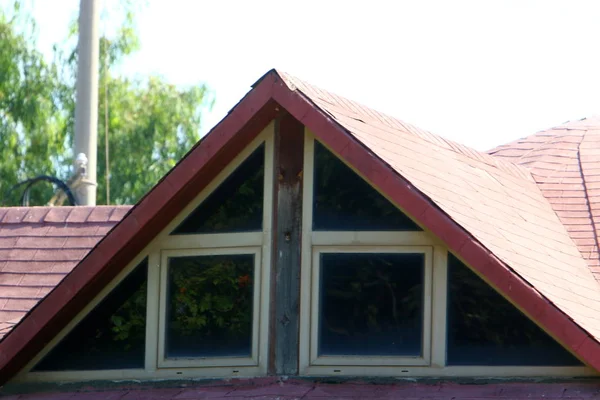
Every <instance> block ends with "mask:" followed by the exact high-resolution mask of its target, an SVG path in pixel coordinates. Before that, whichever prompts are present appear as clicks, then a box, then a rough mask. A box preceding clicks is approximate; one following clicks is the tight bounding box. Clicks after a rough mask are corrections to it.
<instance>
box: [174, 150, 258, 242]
mask: <svg viewBox="0 0 600 400" xmlns="http://www.w3.org/2000/svg"><path fill="white" fill-rule="evenodd" d="M264 166H265V146H264V144H263V145H261V146H260V147H259V148H258V149H256V150H255V151H254V153H252V154H251V155H250V156H249V157H248V158H247V159H246V160H244V162H242V163H241V164H240V166H239V167H237V168H236V170H235V171H234V172H233V173H232V174H231V175H229V177H227V179H225V180H224V181H223V183H221V184H220V185H219V187H218V188H217V189H216V190H215V191H214V192H212V193H211V194H210V195H209V196H208V197H207V198H206V199H205V200H204V201H203V202H202V203H201V204H200V205H199V206H198V207H196V209H195V210H194V211H192V212H191V213H190V215H189V216H188V217H187V218H186V219H185V220H184V221H183V222H182V223H181V224H180V225H179V226H178V227H177V228H175V230H174V231H173V233H172V234H190V233H191V234H193V233H231V232H252V231H260V230H262V221H263V187H264Z"/></svg>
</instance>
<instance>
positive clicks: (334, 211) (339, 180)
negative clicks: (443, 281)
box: [313, 141, 421, 231]
mask: <svg viewBox="0 0 600 400" xmlns="http://www.w3.org/2000/svg"><path fill="white" fill-rule="evenodd" d="M313 196H314V205H313V230H316V231H420V230H421V229H420V228H419V227H418V226H417V225H416V224H415V223H414V222H413V221H412V220H411V219H410V218H409V217H407V216H406V215H405V214H404V213H402V211H400V210H399V209H398V207H396V206H395V205H394V204H392V203H390V202H389V200H387V199H386V198H385V197H383V196H382V195H381V194H380V193H379V192H377V190H375V189H374V188H373V187H371V185H369V184H368V183H367V182H366V181H365V180H364V179H362V178H361V177H360V176H359V175H357V174H356V173H355V172H354V171H352V170H351V169H350V168H349V167H348V166H346V165H345V164H344V163H343V162H342V161H340V160H339V159H338V158H337V157H336V156H335V155H333V154H332V153H331V152H329V151H328V150H327V149H326V148H325V146H323V145H322V144H320V143H319V142H317V141H315V174H314V194H313Z"/></svg>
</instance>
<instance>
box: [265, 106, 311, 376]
mask: <svg viewBox="0 0 600 400" xmlns="http://www.w3.org/2000/svg"><path fill="white" fill-rule="evenodd" d="M303 150H304V126H303V125H302V124H301V123H300V122H298V121H297V120H296V119H295V118H294V117H292V116H291V115H290V114H287V113H285V114H283V115H281V116H280V117H278V118H277V120H276V121H275V163H274V173H275V179H274V182H275V183H274V185H275V188H274V190H273V196H274V199H273V256H272V260H273V268H272V274H273V275H272V279H271V282H272V285H273V286H272V288H271V298H272V299H273V302H274V307H271V309H272V311H271V321H270V325H271V329H270V332H271V335H270V339H271V340H270V341H269V342H270V352H269V354H270V357H269V373H270V374H274V375H296V374H297V373H298V343H299V328H300V325H299V317H300V315H299V312H300V261H301V247H302V246H301V238H302V171H303V160H304V151H303ZM271 304H273V303H271Z"/></svg>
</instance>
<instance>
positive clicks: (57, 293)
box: [0, 74, 278, 385]
mask: <svg viewBox="0 0 600 400" xmlns="http://www.w3.org/2000/svg"><path fill="white" fill-rule="evenodd" d="M276 80H277V76H276V75H275V74H267V75H265V77H263V78H262V80H261V83H260V85H258V86H257V87H256V88H255V89H254V90H252V91H250V92H249V93H248V94H247V95H246V96H245V97H244V98H243V99H242V100H241V101H240V103H238V105H237V106H236V107H234V109H233V110H232V111H231V112H230V113H229V115H228V116H227V117H225V118H224V119H223V120H222V121H221V122H220V123H219V124H218V125H217V126H216V127H215V128H213V129H212V130H211V131H210V133H209V134H208V135H207V136H206V137H205V138H204V139H203V140H201V141H200V142H199V143H198V145H196V146H194V148H193V149H192V150H191V151H190V152H189V153H188V154H187V155H186V156H185V158H184V159H182V161H181V162H179V163H178V164H177V165H176V166H175V167H174V168H173V169H172V170H171V171H170V172H169V173H168V174H167V175H166V176H165V177H164V178H163V179H162V180H161V181H160V182H159V183H157V185H156V186H155V187H154V188H153V189H152V190H151V191H150V192H149V193H148V194H147V195H146V196H144V197H143V198H142V199H141V200H140V202H139V203H138V204H137V205H136V206H135V207H133V208H132V209H131V211H130V212H129V213H128V214H127V215H126V216H125V218H124V219H123V220H122V221H121V222H120V223H119V224H118V225H116V226H115V227H114V228H113V230H112V231H111V232H110V233H109V234H108V235H107V236H106V237H105V238H104V239H103V240H102V241H100V242H99V243H98V245H97V246H96V247H95V248H93V249H92V250H91V251H90V253H89V254H88V255H87V257H86V258H84V259H83V260H82V261H81V262H80V263H79V264H78V265H77V267H75V268H74V269H73V271H72V272H71V273H70V274H69V275H67V276H66V277H65V279H63V280H62V281H61V282H60V283H59V284H58V285H57V286H56V288H55V289H54V290H53V291H52V292H51V293H50V294H48V295H47V296H46V297H45V298H44V299H43V300H42V301H40V303H39V304H38V305H37V306H36V307H34V308H33V309H32V310H31V311H30V312H29V314H28V315H26V316H25V317H24V318H23V320H22V321H21V323H19V324H18V325H17V326H16V327H14V328H13V330H12V331H11V332H10V333H9V334H8V335H6V336H5V337H4V339H3V340H2V341H1V342H0V385H1V384H3V383H4V382H6V381H7V380H8V379H9V378H11V377H12V376H13V375H14V374H15V373H17V372H18V371H19V370H20V369H21V368H23V367H24V366H25V364H26V363H27V362H29V360H30V359H31V358H32V357H34V356H35V354H37V353H38V352H39V351H41V350H42V348H43V347H44V346H45V344H46V343H48V341H50V340H51V339H52V338H53V337H54V336H55V335H56V334H58V332H59V331H60V329H62V327H64V325H65V324H66V323H67V322H68V321H69V320H70V319H72V318H73V317H74V316H75V315H76V314H77V313H78V312H80V311H81V310H82V309H83V307H84V306H85V304H88V303H89V302H90V301H91V300H92V299H93V298H94V297H95V296H96V295H97V294H98V293H99V292H100V290H101V289H102V288H103V287H105V286H106V284H108V283H109V282H110V281H111V280H112V279H113V278H114V277H115V276H116V275H117V274H118V273H119V272H120V271H122V269H123V268H125V266H126V265H127V264H128V263H129V262H130V261H131V260H132V259H133V258H134V256H135V255H136V254H138V253H139V252H140V251H142V250H143V248H144V247H145V246H146V245H147V244H148V243H149V242H150V241H151V240H152V238H154V237H155V236H156V234H157V233H158V232H160V231H161V230H162V229H163V228H164V227H165V226H166V225H167V224H168V222H169V221H171V219H172V218H174V217H175V216H176V215H177V214H178V213H179V212H180V211H181V210H182V209H183V207H184V206H185V205H187V204H188V203H189V201H191V200H192V199H193V198H194V197H195V195H196V194H197V193H198V192H199V191H200V190H202V188H203V187H205V186H206V185H207V184H208V183H209V182H210V181H211V180H212V179H213V178H214V177H215V176H216V175H217V174H218V173H219V172H220V171H221V170H222V169H223V168H224V167H225V166H226V165H227V164H229V163H230V162H231V161H232V160H233V158H234V157H235V156H237V155H238V154H239V152H240V151H241V150H242V149H243V148H244V147H246V146H247V145H248V144H249V143H250V142H251V140H252V139H253V138H255V137H256V136H257V135H258V134H259V133H260V132H261V131H262V129H264V127H265V126H267V124H268V123H269V122H270V121H271V120H272V119H273V118H275V116H276V115H277V113H278V107H277V105H276V104H275V103H274V101H273V100H272V88H273V86H274V84H275V83H276Z"/></svg>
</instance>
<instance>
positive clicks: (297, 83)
mask: <svg viewBox="0 0 600 400" xmlns="http://www.w3.org/2000/svg"><path fill="white" fill-rule="evenodd" d="M274 71H275V73H277V74H278V75H279V76H280V78H281V79H282V80H283V81H284V82H285V84H286V85H287V86H288V88H289V89H290V90H292V91H297V92H300V93H302V94H303V95H304V96H305V97H306V98H307V100H308V101H310V102H311V103H313V104H315V105H316V106H317V107H319V108H320V109H323V107H320V106H319V104H316V103H315V102H314V99H313V96H311V93H310V92H311V91H312V92H314V94H315V95H316V96H317V97H318V98H319V100H321V101H323V102H325V103H328V104H330V105H331V106H333V107H336V104H334V103H333V102H332V101H331V99H330V98H329V97H338V98H339V100H341V101H343V102H344V103H345V104H348V105H349V106H352V107H344V108H345V109H346V110H347V111H349V112H351V113H352V114H355V115H356V116H358V117H360V116H363V117H364V115H362V114H361V113H360V112H357V111H356V110H355V109H358V110H362V111H363V112H364V113H365V114H366V115H369V116H374V117H375V119H374V120H372V121H370V123H373V122H375V123H380V124H383V125H384V126H388V127H390V128H392V129H395V130H398V131H404V132H406V133H409V134H412V135H413V136H416V137H419V138H421V139H423V140H425V141H427V142H428V143H431V144H432V145H434V146H436V147H439V148H445V149H447V150H452V151H453V152H455V153H457V154H460V155H462V156H465V157H467V158H469V159H471V160H475V161H477V162H483V163H485V164H488V165H490V166H492V167H495V168H498V169H501V170H503V171H505V172H507V173H509V174H510V175H512V176H516V177H518V178H521V179H527V180H533V178H532V177H531V172H530V171H529V169H527V168H525V167H523V166H521V165H518V164H516V163H513V162H511V161H508V160H503V159H499V158H496V157H493V156H491V155H489V154H487V153H486V152H483V151H479V150H476V149H474V148H472V147H470V146H467V145H464V144H461V143H458V142H456V141H454V140H452V139H448V138H446V137H443V136H441V135H438V134H435V133H433V132H431V131H428V130H425V129H422V128H419V127H417V126H416V125H414V124H412V123H409V122H406V121H403V120H401V119H399V118H397V117H395V116H393V115H390V114H386V113H383V112H381V111H377V110H375V109H373V108H371V107H369V106H366V105H364V104H362V103H360V102H358V101H355V100H351V99H348V98H346V97H343V96H340V95H338V94H335V93H333V92H330V91H327V90H324V89H321V88H320V87H318V86H315V85H312V84H309V83H307V82H304V81H303V80H302V79H299V78H296V77H295V76H293V75H290V74H289V73H287V72H284V71H281V70H277V69H275V70H274ZM303 89H304V90H303ZM338 104H339V103H338ZM345 104H342V106H343V105H345ZM323 111H327V110H323ZM327 113H328V114H329V115H331V116H332V117H333V118H335V116H333V115H332V114H331V113H330V112H327ZM359 120H360V118H359ZM361 121H362V120H361ZM377 121H378V122H377ZM390 121H391V122H390ZM363 122H364V121H363ZM397 125H399V126H397ZM517 171H518V172H517Z"/></svg>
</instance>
